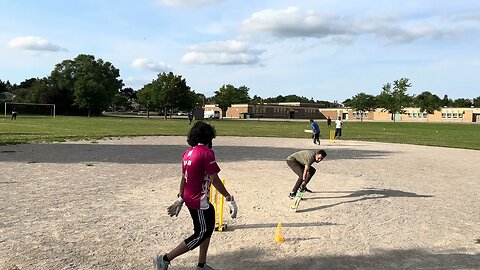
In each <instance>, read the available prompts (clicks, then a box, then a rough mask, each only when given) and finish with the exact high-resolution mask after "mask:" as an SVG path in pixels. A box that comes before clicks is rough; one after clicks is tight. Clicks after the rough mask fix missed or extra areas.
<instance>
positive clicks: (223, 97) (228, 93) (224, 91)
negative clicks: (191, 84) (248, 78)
mask: <svg viewBox="0 0 480 270" xmlns="http://www.w3.org/2000/svg"><path fill="white" fill-rule="evenodd" d="M249 90H250V89H249V88H248V87H246V86H240V87H239V88H235V87H234V86H233V85H231V84H227V85H223V86H222V87H220V89H218V91H215V96H214V97H213V98H214V99H215V102H216V103H217V104H218V107H220V108H221V109H222V111H223V116H225V114H226V112H227V110H228V108H229V107H230V106H232V104H238V103H249V102H250V96H249V95H248V91H249Z"/></svg>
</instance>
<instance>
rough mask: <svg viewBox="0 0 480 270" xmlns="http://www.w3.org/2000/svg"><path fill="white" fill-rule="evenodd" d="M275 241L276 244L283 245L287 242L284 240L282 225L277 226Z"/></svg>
mask: <svg viewBox="0 0 480 270" xmlns="http://www.w3.org/2000/svg"><path fill="white" fill-rule="evenodd" d="M273 240H274V241H275V242H276V243H283V242H285V239H283V232H282V223H278V225H277V230H276V231H275V237H274V238H273Z"/></svg>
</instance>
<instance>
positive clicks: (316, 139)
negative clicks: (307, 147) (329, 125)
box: [310, 119, 320, 145]
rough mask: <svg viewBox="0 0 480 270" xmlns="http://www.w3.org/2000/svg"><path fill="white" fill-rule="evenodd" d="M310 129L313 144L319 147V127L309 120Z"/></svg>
mask: <svg viewBox="0 0 480 270" xmlns="http://www.w3.org/2000/svg"><path fill="white" fill-rule="evenodd" d="M310 127H311V128H312V132H313V143H314V144H317V142H318V145H320V127H319V126H318V124H317V122H315V121H313V119H310Z"/></svg>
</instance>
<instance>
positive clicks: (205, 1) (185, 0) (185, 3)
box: [158, 0, 222, 7]
mask: <svg viewBox="0 0 480 270" xmlns="http://www.w3.org/2000/svg"><path fill="white" fill-rule="evenodd" d="M221 1H222V0H159V1H158V2H159V3H160V4H163V5H166V6H174V7H201V6H207V5H211V4H215V3H217V2H221Z"/></svg>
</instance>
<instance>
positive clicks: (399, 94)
mask: <svg viewBox="0 0 480 270" xmlns="http://www.w3.org/2000/svg"><path fill="white" fill-rule="evenodd" d="M411 86H412V85H411V84H410V83H409V79H407V78H401V79H399V80H396V81H394V82H393V87H392V85H391V84H390V83H387V84H384V85H383V87H382V92H381V93H380V95H378V96H377V104H378V106H379V107H383V110H384V111H388V112H389V113H391V114H392V118H393V121H394V122H395V114H397V113H403V108H405V107H406V106H407V105H408V104H409V103H410V102H411V101H412V97H411V96H409V95H407V94H406V92H407V89H408V88H409V87H411Z"/></svg>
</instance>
